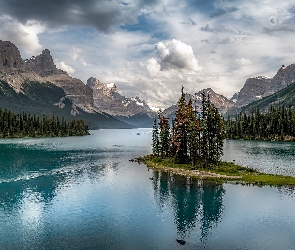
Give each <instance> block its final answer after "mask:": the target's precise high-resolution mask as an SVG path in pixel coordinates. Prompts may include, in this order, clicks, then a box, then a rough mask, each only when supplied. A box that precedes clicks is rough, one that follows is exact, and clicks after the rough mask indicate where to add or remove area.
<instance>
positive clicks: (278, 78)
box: [268, 64, 295, 95]
mask: <svg viewBox="0 0 295 250" xmlns="http://www.w3.org/2000/svg"><path fill="white" fill-rule="evenodd" d="M294 82H295V64H291V65H289V66H285V65H283V66H282V67H281V68H280V69H279V70H278V72H277V74H276V75H275V76H274V78H273V79H272V81H271V83H270V88H269V91H268V93H269V95H271V94H273V93H275V92H278V91H279V90H281V89H283V88H285V87H287V86H288V85H290V84H292V83H294Z"/></svg>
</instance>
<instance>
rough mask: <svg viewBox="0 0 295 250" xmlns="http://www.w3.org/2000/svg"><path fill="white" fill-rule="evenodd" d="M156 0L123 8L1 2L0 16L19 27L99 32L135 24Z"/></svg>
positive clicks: (99, 0) (86, 1)
mask: <svg viewBox="0 0 295 250" xmlns="http://www.w3.org/2000/svg"><path fill="white" fill-rule="evenodd" d="M157 2H158V1H157V0H139V1H134V2H133V3H130V4H123V3H121V2H118V1H115V0H109V1H105V0H96V1H93V0H83V1H80V0H69V1H60V0H50V1H42V2H40V1H36V0H2V1H1V2H0V16H1V15H4V14H5V15H9V16H11V17H13V18H15V19H17V20H19V22H21V23H26V22H27V21H29V20H36V21H38V22H41V23H42V24H46V25H47V26H51V27H55V26H58V25H74V26H81V25H85V26H86V25H89V26H93V27H95V28H97V29H98V30H100V31H103V32H110V31H111V30H112V29H113V28H114V27H118V26H119V25H124V24H125V23H136V17H137V16H138V13H140V12H141V11H142V10H144V9H148V8H149V7H152V6H154V5H155V4H156V3H157Z"/></svg>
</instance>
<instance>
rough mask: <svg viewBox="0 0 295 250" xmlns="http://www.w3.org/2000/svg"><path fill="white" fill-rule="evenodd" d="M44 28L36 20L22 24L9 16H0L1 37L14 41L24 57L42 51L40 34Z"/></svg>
mask: <svg viewBox="0 0 295 250" xmlns="http://www.w3.org/2000/svg"><path fill="white" fill-rule="evenodd" d="M44 29H45V28H44V27H43V26H42V25H40V24H39V23H38V22H36V21H28V22H26V23H25V24H21V23H19V22H17V21H16V20H15V19H13V18H11V17H9V16H2V17H0V39H1V40H7V41H11V42H13V43H14V44H15V45H16V46H17V47H18V48H19V49H20V52H21V55H22V57H24V58H29V57H31V56H32V55H34V54H35V55H36V54H39V53H40V52H41V51H42V45H41V44H40V42H39V38H38V34H39V33H42V32H43V31H44Z"/></svg>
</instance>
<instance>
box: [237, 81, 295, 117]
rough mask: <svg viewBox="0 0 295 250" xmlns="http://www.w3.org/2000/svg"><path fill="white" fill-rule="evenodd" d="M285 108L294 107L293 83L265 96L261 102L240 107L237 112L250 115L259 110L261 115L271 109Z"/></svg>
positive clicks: (294, 93) (294, 90) (294, 89)
mask: <svg viewBox="0 0 295 250" xmlns="http://www.w3.org/2000/svg"><path fill="white" fill-rule="evenodd" d="M281 106H285V107H286V108H287V107H289V106H292V107H294V106H295V83H292V84H290V85H288V86H287V87H285V88H284V89H281V90H279V91H278V92H276V93H274V94H272V95H269V96H266V97H264V98H262V99H261V100H257V101H255V102H251V103H249V104H248V105H246V106H244V107H242V108H241V109H240V110H239V112H241V113H246V114H251V112H253V111H254V110H255V109H257V108H258V109H259V110H260V111H261V112H262V113H264V112H268V111H269V110H270V108H271V107H275V108H276V107H281Z"/></svg>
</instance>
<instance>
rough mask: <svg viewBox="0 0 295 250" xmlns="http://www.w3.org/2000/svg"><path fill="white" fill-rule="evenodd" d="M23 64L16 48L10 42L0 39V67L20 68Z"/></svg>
mask: <svg viewBox="0 0 295 250" xmlns="http://www.w3.org/2000/svg"><path fill="white" fill-rule="evenodd" d="M23 65H24V63H23V60H22V58H21V55H20V52H19V50H18V48H17V47H16V46H15V45H14V44H13V43H12V42H9V41H2V40H0V68H20V67H22V66H23Z"/></svg>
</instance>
